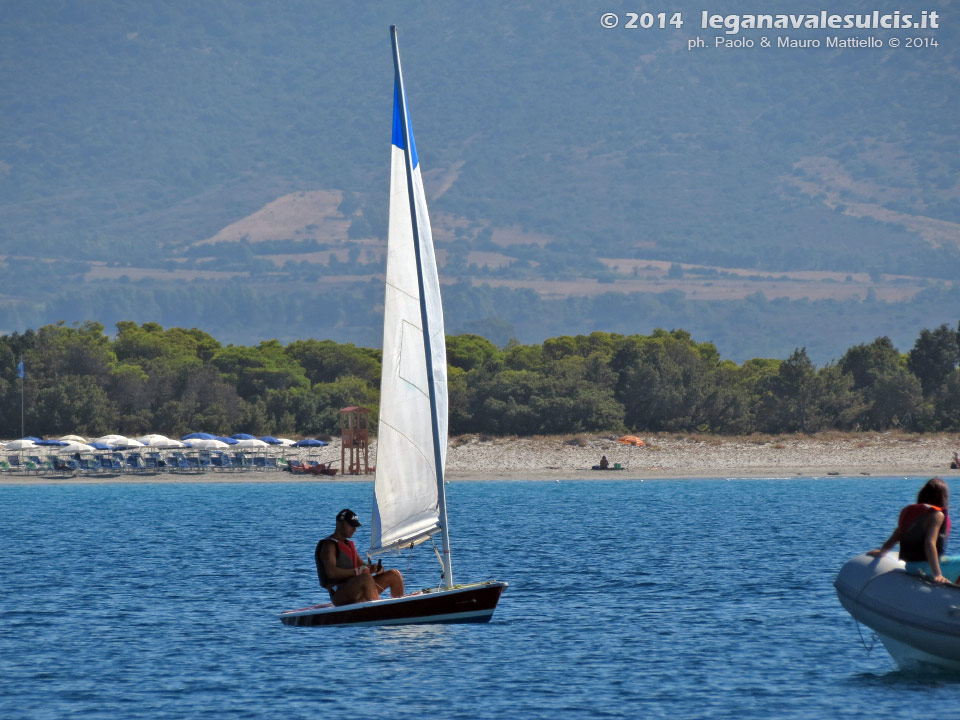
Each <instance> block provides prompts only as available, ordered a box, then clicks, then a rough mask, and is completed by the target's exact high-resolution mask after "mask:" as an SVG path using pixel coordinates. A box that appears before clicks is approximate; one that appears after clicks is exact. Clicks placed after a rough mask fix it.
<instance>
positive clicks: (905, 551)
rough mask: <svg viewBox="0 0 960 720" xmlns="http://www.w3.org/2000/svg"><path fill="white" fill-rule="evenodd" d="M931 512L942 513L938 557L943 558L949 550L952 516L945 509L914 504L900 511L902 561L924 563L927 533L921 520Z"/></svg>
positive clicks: (938, 534)
mask: <svg viewBox="0 0 960 720" xmlns="http://www.w3.org/2000/svg"><path fill="white" fill-rule="evenodd" d="M930 512H942V513H943V524H942V525H941V526H940V532H939V533H937V556H938V557H942V556H943V553H945V552H946V550H947V540H948V539H949V537H950V516H949V515H948V514H947V511H946V509H945V508H942V507H937V506H936V505H925V504H923V503H914V504H913V505H907V506H906V507H905V508H904V509H903V510H901V511H900V520H899V522H898V523H897V527H898V528H899V529H900V559H901V560H904V561H906V562H924V561H926V559H927V553H926V551H925V550H924V542H925V541H926V536H927V531H926V528H925V527H924V525H923V523H922V522H921V520H922V519H923V518H924V517H925V516H926V515H927V513H930Z"/></svg>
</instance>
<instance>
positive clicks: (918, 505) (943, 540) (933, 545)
mask: <svg viewBox="0 0 960 720" xmlns="http://www.w3.org/2000/svg"><path fill="white" fill-rule="evenodd" d="M949 502H950V489H949V488H948V487H947V484H946V483H945V482H944V481H943V480H941V479H940V478H931V479H930V480H928V481H927V483H926V484H925V485H924V486H923V487H922V488H920V492H919V493H917V502H915V503H914V504H912V505H907V506H906V507H905V508H903V510H901V511H900V518H899V520H898V522H897V528H896V530H894V531H893V533H892V534H891V535H890V537H889V538H887V540H886V542H884V543H883V545H882V546H881V547H880V549H879V550H871V551H870V552H868V553H867V555H872V556H874V557H879V556H880V555H882V554H883V553H885V552H887V551H888V550H890V549H892V548H893V546H894V545H896V544H897V543H900V559H901V560H903V561H904V562H905V563H906V566H907V568H906V569H907V572H909V573H911V574H913V575H923V576H925V577H929V578H931V579H932V580H933V581H934V582H937V583H948V582H951V579H953V580H957V581H960V558H956V557H947V556H945V555H944V553H945V552H946V549H947V539H948V538H949V536H950V515H949V513H948V510H947V506H948V504H949Z"/></svg>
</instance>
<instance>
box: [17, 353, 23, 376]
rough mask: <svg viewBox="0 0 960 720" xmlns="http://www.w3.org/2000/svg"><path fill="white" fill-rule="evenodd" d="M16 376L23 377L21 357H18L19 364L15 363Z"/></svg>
mask: <svg viewBox="0 0 960 720" xmlns="http://www.w3.org/2000/svg"><path fill="white" fill-rule="evenodd" d="M17 377H19V378H22V377H23V358H20V364H19V365H17Z"/></svg>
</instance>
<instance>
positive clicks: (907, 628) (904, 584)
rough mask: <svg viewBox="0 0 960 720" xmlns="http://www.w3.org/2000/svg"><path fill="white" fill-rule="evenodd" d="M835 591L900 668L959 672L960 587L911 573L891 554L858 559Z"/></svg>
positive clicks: (847, 568) (842, 573) (846, 567)
mask: <svg viewBox="0 0 960 720" xmlns="http://www.w3.org/2000/svg"><path fill="white" fill-rule="evenodd" d="M833 586H834V587H835V588H836V589H837V596H838V597H839V598H840V604H841V605H843V607H844V609H846V611H847V612H848V613H850V614H851V615H852V616H853V618H854V620H856V621H857V622H858V623H861V624H862V625H866V626H867V627H868V628H870V629H871V630H873V631H874V632H875V633H876V634H877V636H878V637H879V638H880V641H881V642H882V643H883V646H884V647H885V648H886V649H887V652H889V653H890V655H891V656H892V657H893V659H894V660H895V661H896V662H897V664H898V665H899V666H900V667H901V668H903V669H916V668H918V667H930V666H934V667H936V668H939V669H941V670H949V671H952V672H960V586H957V585H953V584H938V583H935V582H933V581H932V580H927V579H926V578H922V577H918V576H916V575H910V574H908V573H907V572H906V570H904V564H903V562H902V561H900V560H899V559H897V555H896V553H893V552H888V553H886V554H884V555H882V556H880V557H871V556H869V555H858V556H857V557H855V558H853V559H852V560H850V561H849V562H847V563H846V564H845V565H844V566H843V567H842V568H841V569H840V572H839V574H838V575H837V579H836V580H835V581H834V583H833Z"/></svg>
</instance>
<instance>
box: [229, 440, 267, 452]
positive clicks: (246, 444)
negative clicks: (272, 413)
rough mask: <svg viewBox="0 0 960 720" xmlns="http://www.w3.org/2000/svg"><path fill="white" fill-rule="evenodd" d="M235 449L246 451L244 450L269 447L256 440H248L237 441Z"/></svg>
mask: <svg viewBox="0 0 960 720" xmlns="http://www.w3.org/2000/svg"><path fill="white" fill-rule="evenodd" d="M234 447H235V448H237V449H238V450H239V449H246V448H265V447H270V446H269V445H267V444H266V443H265V442H264V441H263V440H257V438H248V439H246V440H237V444H236V445H234Z"/></svg>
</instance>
